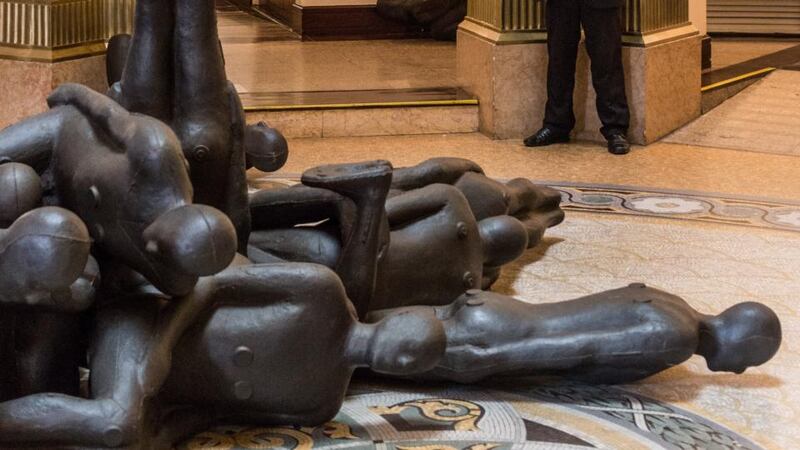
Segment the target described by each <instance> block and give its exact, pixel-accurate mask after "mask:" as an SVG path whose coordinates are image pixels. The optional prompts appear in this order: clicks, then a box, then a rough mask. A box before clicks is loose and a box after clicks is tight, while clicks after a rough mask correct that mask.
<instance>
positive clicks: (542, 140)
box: [525, 127, 569, 147]
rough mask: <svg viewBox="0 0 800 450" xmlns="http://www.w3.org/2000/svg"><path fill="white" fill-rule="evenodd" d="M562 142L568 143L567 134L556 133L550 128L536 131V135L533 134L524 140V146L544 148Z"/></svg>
mask: <svg viewBox="0 0 800 450" xmlns="http://www.w3.org/2000/svg"><path fill="white" fill-rule="evenodd" d="M562 142H569V135H568V134H560V133H556V132H555V131H553V130H551V129H550V128H547V127H544V128H542V129H541V130H539V131H537V132H536V134H534V135H533V136H530V137H528V138H527V139H525V146H526V147H544V146H546V145H553V144H558V143H562Z"/></svg>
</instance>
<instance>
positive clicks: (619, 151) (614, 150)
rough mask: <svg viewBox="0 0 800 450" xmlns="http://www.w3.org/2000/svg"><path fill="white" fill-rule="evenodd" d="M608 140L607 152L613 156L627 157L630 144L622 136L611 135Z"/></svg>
mask: <svg viewBox="0 0 800 450" xmlns="http://www.w3.org/2000/svg"><path fill="white" fill-rule="evenodd" d="M606 139H607V140H608V152H609V153H611V154H613V155H627V154H628V153H630V151H631V144H630V143H628V138H627V137H625V135H624V134H612V135H611V136H609V137H607V138H606Z"/></svg>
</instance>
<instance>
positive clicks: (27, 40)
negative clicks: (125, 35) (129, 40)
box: [0, 0, 134, 127]
mask: <svg viewBox="0 0 800 450" xmlns="http://www.w3.org/2000/svg"><path fill="white" fill-rule="evenodd" d="M133 6H134V0H14V1H2V0H0V98H2V99H3V107H2V108H0V127H4V126H7V125H9V124H11V123H14V122H16V121H18V120H20V119H22V118H25V117H27V116H30V115H32V114H36V113H39V112H42V111H44V110H45V109H46V108H47V105H46V104H45V99H46V98H47V95H48V94H49V93H50V92H51V91H52V90H53V88H55V87H56V86H58V85H59V84H61V83H65V82H76V83H82V84H85V85H87V86H89V87H91V88H93V89H96V90H98V91H105V90H106V89H107V87H108V86H107V85H106V79H105V78H106V77H105V73H106V72H105V43H106V40H107V39H108V38H109V37H110V36H112V35H114V34H117V33H121V32H130V31H131V27H132V23H133Z"/></svg>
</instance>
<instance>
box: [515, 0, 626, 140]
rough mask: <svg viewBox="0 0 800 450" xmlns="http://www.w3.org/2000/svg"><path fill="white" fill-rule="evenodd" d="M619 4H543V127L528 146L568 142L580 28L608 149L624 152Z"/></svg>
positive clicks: (584, 0) (600, 0) (589, 0)
mask: <svg viewBox="0 0 800 450" xmlns="http://www.w3.org/2000/svg"><path fill="white" fill-rule="evenodd" d="M623 3H624V0H547V33H548V39H547V52H548V55H549V62H548V68H547V107H546V110H545V118H544V125H543V126H542V128H541V129H540V130H539V131H537V132H536V133H535V134H534V135H532V136H530V137H528V138H527V139H525V145H526V146H528V147H542V146H546V145H551V144H555V143H559V142H568V141H569V139H570V132H571V131H572V129H573V128H574V127H575V113H574V111H573V106H572V105H573V94H574V90H575V68H576V63H577V59H578V45H579V44H580V41H581V26H583V30H584V33H585V35H586V50H587V51H588V53H589V58H590V59H591V66H592V83H593V85H594V90H595V92H596V93H597V113H598V115H599V116H600V121H601V122H602V123H603V127H602V128H601V130H600V131H601V132H602V133H603V136H604V137H605V138H606V140H607V141H608V151H609V152H611V153H613V154H615V155H624V154H627V153H628V152H630V144H629V143H628V138H627V132H628V127H629V125H630V111H629V109H628V100H627V97H626V95H625V74H624V71H623V67H622V23H621V21H620V9H621V8H622V6H623Z"/></svg>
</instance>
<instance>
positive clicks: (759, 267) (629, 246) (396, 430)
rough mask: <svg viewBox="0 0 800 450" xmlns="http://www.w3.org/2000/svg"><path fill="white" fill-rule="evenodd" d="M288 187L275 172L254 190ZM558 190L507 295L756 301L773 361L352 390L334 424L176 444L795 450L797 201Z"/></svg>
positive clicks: (233, 430) (709, 306) (418, 449)
mask: <svg viewBox="0 0 800 450" xmlns="http://www.w3.org/2000/svg"><path fill="white" fill-rule="evenodd" d="M292 182H293V180H292V179H291V177H289V178H284V179H283V180H279V179H276V178H275V177H268V178H264V179H260V180H258V181H257V182H256V183H254V184H256V185H258V186H265V185H270V184H273V183H278V184H291V183H292ZM559 189H561V190H562V192H563V193H564V198H565V201H566V202H565V206H566V207H567V209H568V214H567V220H566V221H565V223H564V224H562V225H560V226H559V227H557V228H555V229H553V230H550V232H549V233H548V237H547V238H546V239H545V241H544V242H543V243H542V245H540V246H539V247H537V248H536V249H535V250H532V251H530V252H528V254H526V255H525V256H524V257H523V258H522V259H521V260H520V261H518V262H517V263H516V264H514V265H512V266H510V267H509V268H508V269H506V270H505V271H504V273H503V276H502V278H501V279H500V281H499V282H498V284H497V286H496V290H498V291H500V292H503V293H505V294H508V295H513V296H516V297H518V298H520V299H523V300H526V301H530V302H554V301H561V300H567V299H571V298H575V297H580V296H583V295H587V294H591V293H594V292H598V291H602V290H607V289H614V288H618V287H621V286H625V285H626V284H629V283H632V282H646V283H647V284H649V285H651V286H653V287H656V288H659V289H663V290H666V291H669V292H672V293H675V294H677V295H680V296H682V297H684V298H685V299H686V300H687V301H689V302H690V303H691V304H693V305H694V306H695V307H697V308H698V309H699V310H701V311H702V312H706V313H718V312H721V311H722V310H724V309H726V308H727V307H729V306H732V305H733V304H735V303H739V302H744V301H760V302H763V303H765V304H767V305H769V306H770V307H772V308H774V309H775V310H776V311H777V313H778V314H779V315H780V316H781V318H782V321H783V327H784V345H783V347H782V348H781V350H780V352H779V353H778V355H777V356H776V357H775V359H773V361H771V362H770V363H768V364H767V365H765V366H763V367H760V368H756V369H751V370H749V371H747V372H746V373H745V374H743V375H732V374H720V373H713V372H710V371H709V370H708V369H707V368H706V367H705V364H704V361H703V359H702V358H700V357H695V358H693V359H691V360H690V361H689V362H688V363H686V364H684V365H681V366H679V367H676V368H674V369H671V370H669V371H667V372H665V373H663V374H660V375H658V376H656V377H653V378H650V379H648V380H646V381H643V382H639V383H635V384H629V385H624V386H618V387H605V386H599V387H591V386H586V385H579V384H563V383H562V384H558V383H554V382H553V381H552V380H540V379H526V380H514V381H500V380H495V381H494V382H492V383H485V384H483V385H481V386H475V387H468V386H457V385H451V386H444V385H439V386H424V385H418V384H403V383H391V382H357V383H355V384H354V386H353V388H352V390H351V392H350V395H349V397H348V399H347V401H346V403H345V405H344V407H343V408H342V411H341V412H340V414H339V416H338V417H337V418H336V419H335V420H334V421H333V422H331V423H329V424H326V425H325V426H323V427H319V428H296V427H283V428H256V427H245V426H242V427H222V428H218V429H214V430H211V431H209V432H207V433H203V434H201V435H199V436H197V437H195V438H194V439H192V440H190V441H188V442H187V443H186V444H184V445H183V446H182V447H181V448H185V449H200V448H210V449H239V448H280V449H302V450H309V449H312V448H326V449H338V448H342V449H344V448H347V449H362V448H363V449H367V448H369V449H380V450H495V449H503V450H506V449H586V448H602V449H720V450H722V449H760V448H770V449H790V448H798V447H800V428H798V427H797V423H800V389H798V388H800V317H799V314H798V308H797V306H796V305H797V295H798V292H800V273H798V272H800V233H796V231H800V224H798V223H795V221H794V220H795V219H787V217H797V216H800V211H798V212H797V214H796V215H795V213H794V212H792V211H797V210H798V206H797V205H791V204H781V203H779V202H773V201H766V200H762V199H743V198H725V197H721V196H713V195H707V194H700V193H688V194H687V193H677V192H665V191H657V190H636V189H632V188H623V187H614V186H586V185H574V184H573V185H567V184H565V183H560V186H559ZM750 208H752V209H750ZM756 210H757V211H758V213H756ZM776 218H782V219H776ZM667 219H670V220H667ZM742 225H744V226H742Z"/></svg>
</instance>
